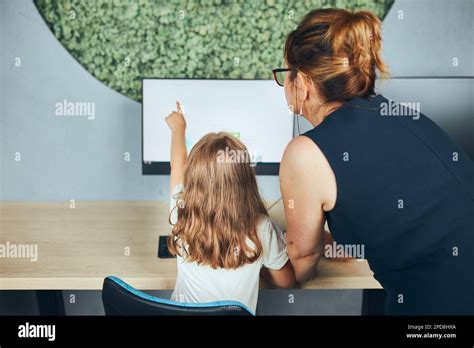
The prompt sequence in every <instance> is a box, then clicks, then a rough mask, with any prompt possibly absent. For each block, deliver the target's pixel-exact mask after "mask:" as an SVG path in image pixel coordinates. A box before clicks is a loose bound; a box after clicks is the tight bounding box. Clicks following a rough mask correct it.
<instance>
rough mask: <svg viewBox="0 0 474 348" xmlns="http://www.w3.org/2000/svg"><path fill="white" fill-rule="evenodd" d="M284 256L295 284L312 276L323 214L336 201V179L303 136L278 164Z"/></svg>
mask: <svg viewBox="0 0 474 348" xmlns="http://www.w3.org/2000/svg"><path fill="white" fill-rule="evenodd" d="M280 189H281V192H282V198H283V204H284V207H285V217H286V222H287V231H286V240H287V244H288V255H289V256H290V260H291V263H292V264H293V268H294V271H295V275H296V280H297V281H298V282H302V281H305V280H307V279H309V278H311V277H312V276H314V275H315V272H316V266H317V264H318V261H319V258H320V257H321V255H322V253H323V248H324V223H325V217H324V211H329V210H331V209H332V208H333V207H334V205H335V201H336V179H335V177H334V173H333V172H332V169H331V167H330V165H329V163H328V162H327V160H326V158H325V156H324V155H323V153H322V152H321V150H320V149H319V148H318V147H317V146H316V144H315V143H314V142H312V141H311V140H310V139H309V138H307V137H305V136H299V137H297V138H295V139H293V140H292V141H291V142H290V143H289V144H288V146H287V148H286V150H285V153H284V155H283V159H282V162H281V164H280Z"/></svg>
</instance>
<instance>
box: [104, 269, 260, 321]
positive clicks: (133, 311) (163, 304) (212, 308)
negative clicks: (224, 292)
mask: <svg viewBox="0 0 474 348" xmlns="http://www.w3.org/2000/svg"><path fill="white" fill-rule="evenodd" d="M102 302H103V304H104V310H105V315H253V313H252V311H250V310H249V309H248V308H247V307H246V306H245V305H243V304H242V303H240V302H237V301H217V302H208V303H182V302H176V301H171V300H166V299H162V298H158V297H155V296H151V295H149V294H147V293H145V292H143V291H140V290H137V289H135V288H133V287H132V286H130V285H129V284H127V283H125V282H124V281H123V280H121V279H119V278H117V277H113V276H109V277H107V278H105V279H104V284H103V287H102Z"/></svg>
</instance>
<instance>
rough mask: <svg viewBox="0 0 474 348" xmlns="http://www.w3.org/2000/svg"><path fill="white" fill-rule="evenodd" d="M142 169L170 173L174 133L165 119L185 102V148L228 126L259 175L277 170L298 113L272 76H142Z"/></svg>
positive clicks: (229, 131)
mask: <svg viewBox="0 0 474 348" xmlns="http://www.w3.org/2000/svg"><path fill="white" fill-rule="evenodd" d="M142 94H143V95H142V97H143V99H142V102H143V104H142V108H143V109H142V117H143V120H142V121H143V122H142V127H143V128H142V129H143V174H169V171H170V166H169V162H170V145H171V132H170V130H169V128H168V125H167V124H166V122H165V117H166V116H168V115H169V114H170V113H171V112H172V111H173V110H175V108H176V101H179V102H180V103H181V106H182V109H183V113H184V115H185V118H186V123H187V127H186V147H187V149H188V153H189V151H190V150H191V148H192V147H193V145H194V144H195V143H196V142H197V141H198V140H199V139H200V138H201V137H202V136H203V135H205V134H207V133H209V132H219V131H225V132H228V133H231V134H232V135H234V136H235V137H237V138H239V139H240V140H241V141H242V142H243V143H244V144H245V145H246V146H247V149H248V151H249V155H250V156H251V157H252V162H254V164H253V165H255V170H256V173H257V174H264V175H278V170H279V163H280V160H281V158H282V155H283V152H284V150H285V147H286V145H287V144H288V143H289V142H290V140H291V139H292V137H293V114H292V113H291V112H290V111H289V109H288V106H287V103H286V99H285V93H284V90H283V88H282V87H279V86H278V85H277V84H276V83H275V82H274V81H272V80H189V79H183V80H179V79H143V81H142Z"/></svg>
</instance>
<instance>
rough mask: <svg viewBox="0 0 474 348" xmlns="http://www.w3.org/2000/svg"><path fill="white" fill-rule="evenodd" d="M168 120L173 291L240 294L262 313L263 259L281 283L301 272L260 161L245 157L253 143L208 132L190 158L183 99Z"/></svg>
mask: <svg viewBox="0 0 474 348" xmlns="http://www.w3.org/2000/svg"><path fill="white" fill-rule="evenodd" d="M166 122H167V124H168V126H169V128H170V129H171V134H172V135H171V174H170V192H171V215H170V222H171V224H172V225H173V230H172V235H171V236H170V237H169V238H168V247H169V249H170V251H171V252H172V253H173V254H175V255H177V262H178V277H177V280H176V286H175V289H174V292H173V295H172V297H171V299H172V300H175V301H179V302H194V303H197V302H199V303H204V302H212V301H223V300H233V301H239V302H241V303H242V304H244V305H246V306H247V307H248V308H250V309H251V310H252V311H253V312H254V313H255V309H256V306H257V297H258V288H259V278H260V270H261V268H262V266H263V267H265V268H266V269H267V270H268V271H267V273H268V274H269V276H270V278H271V280H272V281H273V282H274V283H275V284H276V285H277V286H280V287H287V288H288V287H292V286H293V285H294V282H295V279H294V274H293V268H292V266H291V263H290V262H289V260H288V255H287V250H286V245H285V242H284V239H283V236H282V233H281V231H280V230H279V229H278V228H277V227H276V225H275V224H273V223H272V221H271V220H270V218H269V217H268V213H267V211H266V209H265V206H264V204H263V202H262V199H261V197H260V194H259V192H258V187H257V182H256V178H255V172H254V169H253V167H252V166H251V163H250V161H245V160H244V161H242V159H246V158H248V157H249V156H245V155H244V156H242V154H248V151H247V149H246V147H245V145H244V144H242V142H240V141H239V140H238V139H237V138H235V137H233V136H232V135H230V134H227V133H209V134H207V135H205V136H204V137H202V138H201V140H199V141H198V142H197V143H196V145H194V147H193V148H192V150H191V152H190V154H189V158H187V152H186V145H185V128H186V121H185V119H184V116H183V113H182V111H181V108H180V105H179V102H176V111H174V112H172V113H171V114H170V115H169V116H168V117H167V118H166ZM230 154H234V155H230ZM235 154H239V155H237V156H236V155H235Z"/></svg>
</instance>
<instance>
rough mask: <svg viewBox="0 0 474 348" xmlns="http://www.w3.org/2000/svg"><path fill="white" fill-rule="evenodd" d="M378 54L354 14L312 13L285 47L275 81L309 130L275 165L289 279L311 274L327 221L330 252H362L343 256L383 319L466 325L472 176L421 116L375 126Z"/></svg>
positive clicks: (375, 23)
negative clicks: (381, 294)
mask: <svg viewBox="0 0 474 348" xmlns="http://www.w3.org/2000/svg"><path fill="white" fill-rule="evenodd" d="M380 50H381V36H380V21H379V20H378V19H377V17H376V16H374V15H373V14H372V13H370V12H366V11H361V12H355V13H352V12H348V11H345V10H342V9H324V10H314V11H312V12H310V13H308V14H307V15H306V16H305V18H304V19H303V20H302V22H301V23H300V24H299V25H298V27H297V28H296V29H295V30H294V31H293V32H291V33H290V34H289V35H288V37H287V40H286V44H285V62H286V67H285V69H276V71H275V78H276V79H277V82H279V84H283V85H284V88H285V94H286V98H287V102H288V104H289V105H290V107H291V108H293V110H294V111H295V112H298V113H299V114H301V115H302V116H304V117H305V118H306V119H307V120H308V121H309V122H310V123H311V124H312V125H313V126H314V128H313V129H312V130H310V131H308V132H306V133H305V134H303V135H302V136H298V137H296V138H295V139H293V140H292V141H291V142H290V143H289V145H288V147H287V148H286V150H285V154H284V156H283V159H282V162H281V166H280V185H281V191H282V197H283V200H284V202H285V215H286V219H287V224H288V226H287V237H286V238H287V243H288V252H289V255H290V259H291V261H292V264H293V267H294V269H295V273H296V277H297V280H298V281H303V280H305V279H307V278H309V277H311V276H312V275H313V274H314V272H315V270H316V265H317V263H318V260H319V258H320V257H321V255H322V252H323V245H324V230H323V227H324V224H325V222H326V221H327V222H328V225H329V228H330V231H331V234H332V236H333V237H334V239H335V241H336V242H337V243H338V244H342V245H348V244H350V245H353V244H355V245H359V246H363V249H362V248H359V249H358V250H364V255H353V256H363V257H365V258H366V259H367V260H368V262H369V265H370V267H371V269H372V270H373V271H374V276H375V278H376V279H377V280H378V281H379V282H380V283H381V284H382V286H383V287H384V289H385V291H386V294H387V302H386V313H387V314H439V315H441V314H474V296H473V295H474V276H473V274H474V273H473V268H474V264H473V261H472V259H471V255H474V165H473V163H472V161H471V160H470V159H469V158H468V157H467V155H466V154H465V153H464V152H463V151H462V150H461V149H460V148H459V147H457V146H456V145H455V144H454V143H453V142H452V141H451V140H450V139H449V137H448V136H447V135H446V134H445V133H444V132H443V131H442V130H441V129H440V128H439V127H437V126H436V125H435V124H434V123H433V122H432V121H430V120H429V119H428V118H427V117H426V116H424V115H422V114H421V115H418V116H419V117H403V116H397V117H387V116H385V115H386V110H387V107H386V106H387V105H392V106H393V104H391V101H388V100H387V99H385V98H384V97H383V96H381V95H380V94H378V95H376V94H375V93H374V83H375V78H376V70H378V71H379V72H380V73H381V74H382V75H383V74H386V73H387V71H388V69H387V67H386V66H385V64H384V63H383V61H382V59H381V55H380ZM282 72H285V74H284V75H285V76H284V77H283V76H281V74H282ZM382 110H385V111H384V112H382ZM401 110H404V112H405V113H406V115H412V112H413V110H410V109H407V108H401ZM402 114H404V113H402Z"/></svg>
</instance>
